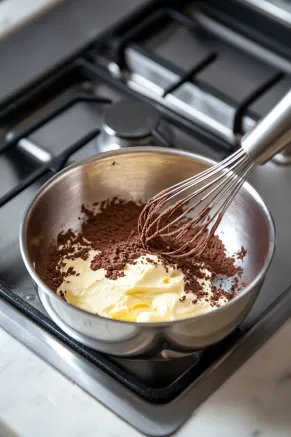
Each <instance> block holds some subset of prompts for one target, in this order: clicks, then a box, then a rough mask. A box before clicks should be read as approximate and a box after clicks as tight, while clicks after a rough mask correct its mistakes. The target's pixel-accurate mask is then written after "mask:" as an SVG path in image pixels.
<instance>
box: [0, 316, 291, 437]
mask: <svg viewBox="0 0 291 437" xmlns="http://www.w3.org/2000/svg"><path fill="white" fill-rule="evenodd" d="M290 338H291V319H290V320H289V321H288V322H287V323H286V324H285V325H284V326H283V327H282V328H281V329H280V330H279V331H278V332H277V333H276V334H275V335H274V336H273V337H272V338H271V339H270V340H269V341H268V342H267V343H266V344H265V345H264V346H263V347H262V348H261V349H260V350H259V351H258V352H257V353H256V354H254V355H253V356H252V357H251V358H250V359H249V360H248V361H247V362H246V363H245V364H244V365H243V366H242V367H241V368H240V369H239V370H238V371H237V372H236V373H235V374H234V375H233V376H232V377H230V378H229V379H228V381H227V382H226V383H225V384H224V385H223V386H221V388H220V389H219V390H218V391H217V392H216V393H214V394H213V395H212V396H211V397H210V398H208V400H207V401H206V402H205V403H204V404H203V405H202V406H201V407H200V408H199V409H198V410H196V411H195V412H193V415H192V417H191V418H190V419H189V420H188V422H186V424H185V425H184V426H183V427H182V428H181V429H180V430H179V431H178V432H177V433H176V434H175V435H177V436H178V437H186V436H194V435H195V436H202V435H203V436H204V437H208V436H209V437H210V436H211V437H212V436H214V435H215V437H228V436H229V437H255V436H260V437H290V435H291V414H290V411H291V410H290V405H291V347H290ZM0 387H1V388H0V437H16V436H21V437H40V436H41V437H51V436H55V437H59V436H62V437H95V436H102V437H117V436H126V437H138V436H141V435H142V434H140V433H139V432H138V431H136V430H135V429H134V428H132V427H131V426H130V425H128V424H127V423H125V422H124V421H122V420H121V419H119V418H118V417H117V416H116V415H115V414H114V413H112V412H111V411H109V410H108V409H107V408H106V407H104V406H103V405H102V404H101V403H99V402H98V401H96V400H95V399H93V398H92V397H90V396H89V395H88V394H87V393H85V392H84V391H83V390H81V389H80V388H79V387H77V386H76V385H75V384H74V383H73V382H71V381H70V380H68V379H66V378H65V377H64V376H63V375H61V374H60V373H58V372H57V371H56V370H54V369H53V368H52V367H50V366H49V365H48V364H47V363H45V362H44V361H42V360H41V359H40V358H38V357H37V356H36V355H35V354H34V353H32V352H31V351H29V350H28V349H27V348H26V347H25V346H23V345H22V344H20V343H18V341H16V340H15V339H14V338H12V337H11V336H10V335H9V334H7V333H6V332H4V331H3V330H1V328H0Z"/></svg>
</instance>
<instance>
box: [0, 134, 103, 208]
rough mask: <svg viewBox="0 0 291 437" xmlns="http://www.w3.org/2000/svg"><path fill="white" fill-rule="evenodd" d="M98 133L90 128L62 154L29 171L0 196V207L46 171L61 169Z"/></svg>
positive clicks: (55, 171)
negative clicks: (89, 130)
mask: <svg viewBox="0 0 291 437" xmlns="http://www.w3.org/2000/svg"><path fill="white" fill-rule="evenodd" d="M99 133H100V130H99V129H94V130H92V131H91V132H89V133H87V134H86V135H84V136H83V137H82V138H80V139H79V140H78V141H76V142H75V143H74V144H72V145H71V146H70V147H69V148H68V149H66V150H65V151H64V152H63V153H62V154H60V155H59V156H56V157H55V158H53V159H52V161H51V162H48V163H47V164H45V165H43V166H42V167H40V168H38V169H37V170H35V171H34V172H33V173H31V174H30V175H29V176H28V177H27V178H25V179H24V180H23V181H21V182H20V184H18V185H16V186H15V187H14V188H12V189H11V190H9V191H8V192H7V193H6V194H4V196H2V197H1V198H0V208H1V206H3V205H5V204H6V203H7V202H9V201H10V200H11V199H13V197H15V196H16V195H17V194H20V193H21V192H22V191H23V190H25V189H26V188H27V187H28V186H29V185H31V184H33V182H35V181H37V180H38V179H39V178H40V177H41V176H43V175H44V174H45V173H46V172H47V171H50V172H53V173H57V172H58V171H59V170H61V169H62V168H63V167H64V166H65V164H66V162H67V161H68V159H69V158H70V156H71V155H72V154H73V153H75V152H77V151H78V150H79V149H81V148H82V147H84V146H85V145H86V144H87V143H89V142H90V141H91V140H93V139H94V138H95V137H96V136H97V135H99Z"/></svg>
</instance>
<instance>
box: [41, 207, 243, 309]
mask: <svg viewBox="0 0 291 437" xmlns="http://www.w3.org/2000/svg"><path fill="white" fill-rule="evenodd" d="M143 207H144V205H142V204H138V203H135V202H132V201H122V200H120V199H117V198H113V199H111V200H108V201H104V202H101V203H100V204H94V205H93V208H87V207H85V206H84V205H83V206H82V218H80V219H81V229H80V231H79V232H73V231H72V230H71V229H69V230H68V231H66V232H62V233H60V234H59V235H58V238H57V240H56V241H54V242H52V244H51V247H50V251H49V253H48V256H47V260H46V263H45V267H44V270H43V272H42V274H41V276H42V279H43V280H44V281H45V282H46V284H47V285H48V286H49V287H50V288H51V289H52V290H54V291H56V290H57V289H58V287H59V286H60V285H61V283H62V282H63V280H64V278H65V277H66V276H69V275H71V274H76V272H74V271H73V270H70V271H68V272H67V273H66V274H64V273H63V272H62V267H63V266H64V264H63V259H64V258H69V259H76V258H78V257H81V258H82V259H84V260H86V259H88V256H89V251H90V250H91V249H94V250H97V251H101V253H99V254H98V255H96V256H95V258H94V259H93V261H92V262H91V269H92V270H98V269H100V268H103V269H105V270H106V277H107V278H110V279H112V280H115V279H117V278H118V277H120V276H124V268H125V266H126V264H135V263H136V260H137V258H140V257H141V256H144V257H145V262H150V263H152V264H153V265H155V264H156V262H155V261H154V260H153V259H151V258H149V257H148V255H149V254H151V251H150V250H148V249H145V248H144V246H143V244H142V242H141V240H140V237H139V235H138V230H137V225H138V217H139V215H140V213H141V211H142V209H143ZM193 232H197V230H195V229H189V233H188V234H186V235H185V236H184V237H183V238H184V239H185V242H187V238H188V241H189V240H190V239H191V238H189V237H191V235H193ZM191 233H192V234H191ZM158 259H159V262H162V263H163V265H164V266H165V268H166V270H167V269H168V268H169V267H170V266H175V267H177V268H178V269H180V270H181V271H182V272H183V273H184V278H185V293H193V294H194V297H195V298H194V299H193V303H196V302H197V301H198V300H200V299H205V298H206V299H207V293H205V292H204V291H203V287H202V285H201V284H200V283H199V282H198V280H197V279H198V278H199V280H201V281H203V279H204V280H209V279H214V278H215V276H216V275H217V274H222V275H226V276H228V277H232V276H234V277H235V282H234V286H233V290H232V292H229V293H228V292H225V291H224V290H223V289H217V288H216V287H214V286H213V287H212V292H213V297H212V298H211V302H210V304H211V306H218V302H219V299H220V298H221V297H223V296H224V297H226V298H227V299H231V298H232V297H233V296H234V289H236V288H237V286H238V279H237V276H235V275H240V274H241V273H242V269H241V268H240V267H237V266H235V260H234V258H233V257H228V256H227V255H226V252H225V247H224V244H223V243H222V241H221V240H220V238H219V237H218V236H216V235H213V236H212V237H211V238H210V240H209V243H208V245H207V247H206V249H205V250H204V251H203V253H202V254H201V256H199V257H198V258H195V257H189V258H181V259H180V258H178V259H175V258H168V257H166V256H162V255H158ZM201 269H207V270H208V271H210V272H211V273H210V275H211V277H209V274H208V273H204V272H203V271H201ZM63 293H64V291H63V292H62V294H63ZM184 297H185V296H183V297H182V299H180V300H181V302H183V301H184V300H185V299H184Z"/></svg>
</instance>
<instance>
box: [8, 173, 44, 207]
mask: <svg viewBox="0 0 291 437" xmlns="http://www.w3.org/2000/svg"><path fill="white" fill-rule="evenodd" d="M46 171H47V169H46V168H45V167H40V168H38V169H37V170H35V171H34V172H33V173H31V174H30V175H29V176H27V177H26V178H25V179H23V181H21V182H20V183H19V184H18V185H16V186H15V187H14V188H12V189H11V190H9V191H8V192H7V193H6V194H4V195H3V196H1V197H0V208H1V206H4V205H5V204H6V203H8V202H9V201H10V200H11V199H13V197H15V196H17V194H19V193H21V192H22V191H23V190H25V188H27V187H28V186H29V185H31V184H33V182H36V181H37V180H38V179H39V178H40V177H41V176H43V175H44V174H45V172H46Z"/></svg>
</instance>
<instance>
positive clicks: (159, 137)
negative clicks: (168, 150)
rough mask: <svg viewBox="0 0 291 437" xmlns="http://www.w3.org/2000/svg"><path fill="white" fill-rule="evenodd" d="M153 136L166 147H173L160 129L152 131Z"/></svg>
mask: <svg viewBox="0 0 291 437" xmlns="http://www.w3.org/2000/svg"><path fill="white" fill-rule="evenodd" d="M152 135H153V137H154V138H156V139H157V140H158V141H159V142H160V144H162V145H163V146H165V147H172V144H171V143H170V142H169V141H168V139H167V138H166V137H165V135H164V134H163V133H162V132H160V131H159V129H158V128H155V129H154V130H153V131H152Z"/></svg>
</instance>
